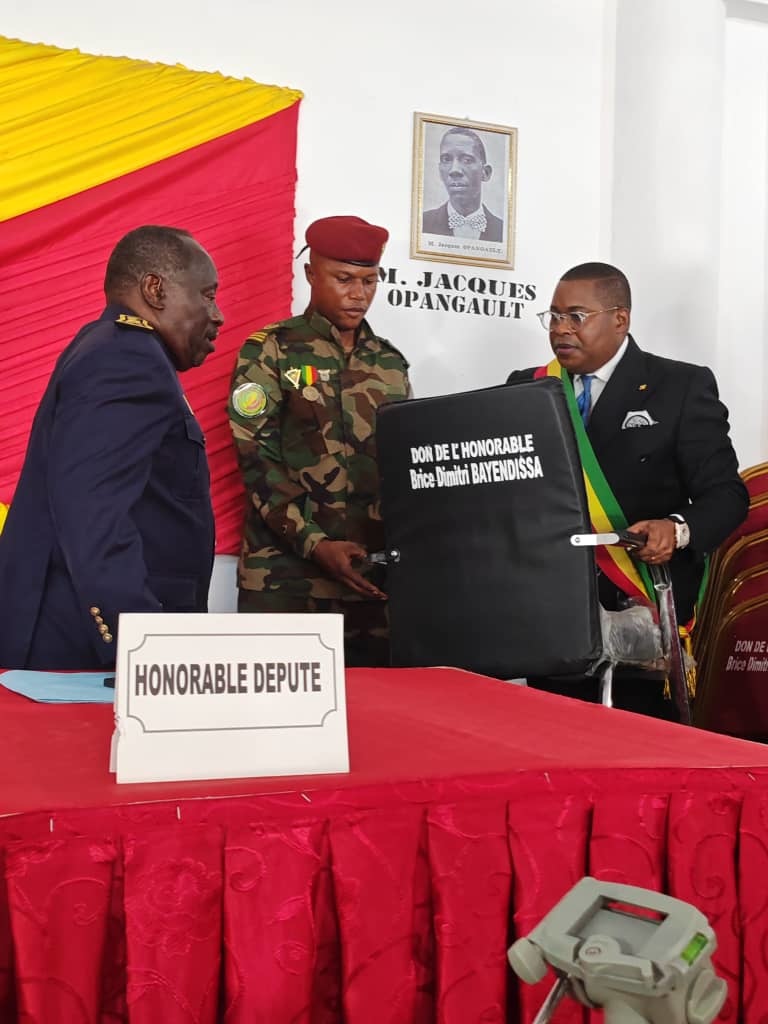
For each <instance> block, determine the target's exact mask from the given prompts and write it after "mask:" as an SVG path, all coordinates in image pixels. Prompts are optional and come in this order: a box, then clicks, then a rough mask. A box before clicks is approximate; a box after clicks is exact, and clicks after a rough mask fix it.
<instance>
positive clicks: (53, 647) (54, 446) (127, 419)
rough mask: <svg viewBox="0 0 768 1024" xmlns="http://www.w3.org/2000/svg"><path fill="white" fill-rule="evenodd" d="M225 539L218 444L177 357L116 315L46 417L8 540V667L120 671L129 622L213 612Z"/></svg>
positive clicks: (39, 424) (71, 366) (4, 583)
mask: <svg viewBox="0 0 768 1024" xmlns="http://www.w3.org/2000/svg"><path fill="white" fill-rule="evenodd" d="M121 314H123V316H124V318H125V319H127V320H128V322H123V323H120V322H118V320H119V318H120V316H121ZM142 325H143V326H142ZM213 540H214V526H213V512H212V509H211V501H210V480H209V474H208V461H207V458H206V453H205V438H204V436H203V433H202V431H201V429H200V425H199V424H198V422H197V420H196V419H195V417H194V415H193V413H192V410H191V409H190V407H189V405H188V403H187V401H186V399H185V397H184V393H183V391H182V389H181V385H180V383H179V379H178V377H177V374H176V371H175V369H174V367H173V364H172V363H171V360H170V356H169V355H168V352H167V351H166V348H165V346H164V345H163V342H162V341H161V339H160V337H159V335H157V334H156V333H155V332H154V331H153V330H152V329H151V328H150V327H149V325H148V324H146V323H144V322H143V321H141V320H140V319H139V318H138V317H134V316H133V315H131V314H130V311H129V310H126V309H123V308H122V307H119V306H108V307H107V308H106V309H105V310H104V312H103V313H102V315H101V317H100V319H99V320H97V321H95V322H94V323H91V324H88V325H87V326H85V327H84V328H83V329H82V330H81V331H80V332H79V334H78V335H77V337H76V338H75V339H74V341H72V342H71V343H70V344H69V346H68V347H67V348H66V349H65V350H64V352H63V353H62V355H61V356H60V357H59V360H58V362H57V364H56V367H55V369H54V371H53V374H52V376H51V379H50V381H49V383H48V387H47V388H46V391H45V394H44V395H43V398H42V401H41V403H40V406H39V408H38V410H37V413H36V415H35V420H34V423H33V426H32V432H31V435H30V439H29V445H28V448H27V454H26V458H25V461H24V467H23V469H22V473H21V477H20V479H19V483H18V486H17V488H16V493H15V494H14V496H13V499H12V501H11V507H10V511H9V513H8V519H7V521H6V525H5V529H4V531H3V533H2V534H0V667H2V668H38V669H74V668H78V669H89V668H90V669H99V668H102V667H104V668H106V667H110V666H111V665H113V664H114V661H115V648H116V641H117V625H118V615H119V613H120V612H126V611H132V612H158V611H205V610H206V607H207V596H208V585H209V582H210V576H211V569H212V564H213ZM105 627H106V628H105Z"/></svg>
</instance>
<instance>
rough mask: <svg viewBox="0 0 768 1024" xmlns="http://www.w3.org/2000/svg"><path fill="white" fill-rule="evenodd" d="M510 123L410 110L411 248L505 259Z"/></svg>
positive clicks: (455, 257) (453, 257) (509, 225)
mask: <svg viewBox="0 0 768 1024" xmlns="http://www.w3.org/2000/svg"><path fill="white" fill-rule="evenodd" d="M516 152H517V131H516V129H514V128H506V127H504V126H502V125H492V124H486V123H485V122H480V121H464V120H458V119H452V118H447V117H440V116H437V115H431V114H416V115H415V126H414V175H413V185H414V189H413V216H412V222H411V234H412V238H411V242H412V245H411V256H413V257H415V258H417V259H418V258H426V259H435V258H437V259H440V260H441V261H445V262H454V263H470V264H475V265H477V266H482V265H484V264H486V263H487V264H493V265H494V266H497V267H499V266H503V267H511V266H512V265H513V264H512V256H513V239H514V212H513V211H514V180H515V164H516Z"/></svg>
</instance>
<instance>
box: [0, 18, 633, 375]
mask: <svg viewBox="0 0 768 1024" xmlns="http://www.w3.org/2000/svg"><path fill="white" fill-rule="evenodd" d="M7 6H8V7H9V8H11V5H7ZM612 6H613V3H612V0H579V2H578V3H576V2H574V0H485V3H484V4H483V5H482V16H481V17H480V18H478V19H473V18H471V17H470V18H468V17H467V5H466V3H457V2H455V0H441V2H437V0H417V2H413V0H390V2H389V3H387V4H379V5H360V4H359V3H356V2H353V0H329V2H326V3H320V2H318V0H285V2H283V3H278V2H276V0H261V2H258V0H218V2H217V3H216V4H215V5H211V4H209V3H202V2H200V0H163V2H160V3H158V2H157V0H133V2H132V3H131V5H130V13H129V14H128V13H127V12H128V9H126V13H124V14H122V15H120V16H117V15H115V16H109V15H107V14H106V12H105V8H104V6H103V4H102V3H98V4H97V3H96V2H95V0H71V2H69V3H66V4H62V3H61V2H60V0H29V2H25V3H18V4H14V5H12V9H6V10H4V12H3V22H2V26H1V28H0V30H1V31H2V32H3V34H4V35H6V36H17V37H19V38H23V39H26V40H28V41H31V42H38V41H39V42H47V43H52V44H55V45H58V46H64V47H74V46H76V47H79V48H80V49H82V50H86V51H90V52H94V53H105V54H113V55H125V56H130V57H140V58H145V59H149V60H158V61H164V62H168V63H176V62H181V63H183V64H186V65H187V66H189V67H193V68H197V69H201V70H220V71H223V72H225V73H227V74H231V75H237V76H249V77H251V78H253V79H255V80H256V81H260V82H265V83H270V82H271V83H277V84H280V85H289V86H292V87H296V88H299V89H301V90H303V92H304V93H305V99H304V101H303V105H302V111H301V116H300V123H299V159H298V170H299V185H298V191H297V221H296V226H297V235H302V234H303V230H304V227H305V226H306V224H307V223H308V222H309V221H311V220H313V219H314V218H316V217H319V216H323V215H326V214H334V213H356V214H358V215H360V216H363V217H366V218H368V219H370V220H373V221H375V222H377V223H381V224H384V225H386V226H387V227H388V228H389V230H390V232H391V241H390V244H389V246H388V248H387V251H386V253H385V257H384V261H383V262H384V264H385V265H387V266H389V267H396V268H397V270H398V279H400V280H406V281H408V282H409V283H411V282H416V281H417V280H418V279H419V278H420V276H421V274H422V273H423V271H424V270H425V269H435V268H437V269H443V270H446V269H447V270H452V269H453V270H454V271H455V272H459V271H462V270H464V269H467V268H463V267H455V268H451V267H450V266H446V265H445V264H438V265H433V264H430V263H427V262H424V261H421V260H419V261H411V260H410V259H409V255H408V253H409V225H410V203H411V137H412V115H413V112H414V111H416V110H420V111H425V112H428V113H432V114H444V115H448V116H457V117H460V118H462V117H468V118H470V119H472V120H480V121H487V122H493V123H498V124H502V125H511V126H514V127H517V128H518V130H519V136H518V141H519V163H518V223H517V245H516V250H517V256H516V267H515V270H514V271H491V272H488V274H487V275H486V276H491V277H496V278H501V279H504V280H506V281H514V282H522V283H524V284H534V285H536V287H537V291H538V298H537V299H536V301H534V302H532V303H529V304H527V306H526V309H525V310H524V313H523V317H522V319H521V320H519V321H515V320H509V319H506V320H501V319H489V318H483V317H478V316H473V315H471V314H446V313H441V312H433V311H428V310H402V309H395V308H393V307H392V306H390V305H389V304H388V302H387V294H386V289H385V288H382V289H381V290H380V293H379V295H378V297H377V299H376V302H375V305H374V307H373V309H372V310H371V315H370V319H371V322H372V323H373V325H374V328H375V329H376V330H377V331H378V332H379V333H381V334H383V335H385V336H387V337H389V338H390V339H391V340H392V341H393V343H394V344H396V345H398V346H399V347H400V348H401V349H402V350H403V351H404V353H405V354H406V355H407V357H408V358H409V360H410V361H411V364H412V368H413V382H414V387H415V390H416V393H417V394H421V395H427V394H437V393H441V392H447V391H452V390H465V389H467V388H471V387H481V386H485V385H491V384H496V383H499V382H501V381H503V380H504V378H505V377H506V375H507V373H508V372H509V370H511V369H513V368H516V367H521V366H526V365H531V364H534V363H539V362H541V361H543V358H544V356H546V355H547V353H548V346H547V339H546V336H545V334H544V332H543V331H542V330H541V328H540V327H539V325H538V323H537V322H536V321H535V319H534V313H535V312H536V311H537V310H539V309H543V308H546V307H547V305H548V302H549V298H550V295H551V290H552V288H553V285H554V283H555V281H556V279H557V277H558V276H559V274H560V273H561V272H562V270H564V269H565V268H566V267H568V266H570V265H572V264H573V263H577V262H580V261H582V260H584V259H592V258H598V257H599V256H600V255H603V256H606V255H607V252H606V248H605V239H606V238H607V237H608V225H607V224H606V223H605V217H606V211H607V214H608V216H610V208H609V206H607V205H606V203H605V194H606V189H605V183H604V179H605V177H606V175H607V174H608V173H609V171H610V159H609V153H610V144H609V140H610V135H611V132H612V125H611V123H610V121H609V120H606V106H605V102H604V97H605V96H610V95H611V92H612V82H610V81H606V80H605V75H606V73H608V74H610V73H611V67H612V63H611V61H610V59H609V60H608V61H607V62H606V59H605V58H606V54H608V56H609V58H610V54H611V53H612V39H611V36H610V31H611V21H610V17H609V16H608V15H607V14H606V12H607V11H608V12H610V10H611V9H612ZM609 106H610V105H609ZM608 109H609V108H608ZM606 133H607V134H606ZM302 242H303V240H302ZM300 244H301V243H299V244H297V251H298V249H299V248H300ZM302 262H303V261H301V260H300V261H298V262H297V274H298V281H297V288H296V298H295V308H296V309H297V310H298V309H300V308H302V307H303V304H304V302H305V301H306V294H307V293H306V289H305V287H304V283H303V273H302V270H301V263H302ZM471 273H472V274H476V275H479V276H483V273H484V272H483V271H478V270H475V269H471ZM225 288H226V282H222V291H223V294H222V300H223V301H224V299H225V292H224V289H225ZM256 326H258V325H254V327H256Z"/></svg>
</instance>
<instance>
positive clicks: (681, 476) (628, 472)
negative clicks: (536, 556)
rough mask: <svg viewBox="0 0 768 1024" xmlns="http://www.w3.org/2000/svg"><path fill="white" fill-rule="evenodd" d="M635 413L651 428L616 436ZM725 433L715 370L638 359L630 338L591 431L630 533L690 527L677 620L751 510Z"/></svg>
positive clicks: (675, 570)
mask: <svg viewBox="0 0 768 1024" xmlns="http://www.w3.org/2000/svg"><path fill="white" fill-rule="evenodd" d="M533 374H534V370H533V369H528V370H520V371H516V372H515V373H512V374H510V376H509V378H508V380H507V383H508V384H514V383H517V382H519V381H523V380H531V379H532V377H533ZM640 410H646V411H647V413H648V414H649V415H650V418H651V419H652V420H653V421H654V422H653V425H652V426H643V427H633V428H627V427H624V428H622V425H623V424H624V422H625V419H626V417H627V414H628V413H630V412H637V411H640ZM728 432H729V427H728V410H727V409H726V408H725V406H724V405H723V403H722V402H721V401H720V400H719V398H718V392H717V384H716V383H715V378H714V376H713V374H712V371H711V370H709V369H708V368H707V367H705V366H693V365H692V364H690V363H682V362H678V361H677V360H674V359H665V358H662V357H661V356H655V355H652V354H651V353H649V352H643V351H642V350H641V349H640V348H638V346H637V345H636V344H635V342H634V340H633V339H632V338H631V337H630V339H629V345H628V348H627V351H626V352H625V354H624V356H623V358H622V359H621V361H620V362H619V364H618V366H617V367H616V369H615V370H614V372H613V374H612V375H611V379H610V380H609V382H608V384H607V385H606V386H605V388H604V389H603V392H602V394H601V395H600V398H599V400H598V401H597V402H596V403H595V406H594V409H593V411H592V414H591V416H590V418H589V423H588V426H587V434H588V436H589V439H590V441H591V442H592V447H593V448H594V451H595V455H596V456H597V459H598V461H599V463H600V465H601V467H602V469H603V472H604V473H605V476H606V479H607V480H608V483H609V484H610V485H611V488H612V490H613V493H614V494H615V495H616V498H617V500H618V502H619V504H620V505H621V508H622V509H623V511H624V514H625V516H626V517H627V522H628V523H629V524H630V525H631V524H632V523H635V522H637V521H638V520H641V519H663V518H664V517H665V516H668V515H669V514H670V513H672V512H679V513H680V514H681V515H683V516H684V517H685V520H686V522H687V523H688V525H689V526H690V530H691V542H690V545H689V546H688V547H687V548H685V549H683V550H682V551H678V552H676V553H675V555H674V556H673V558H672V562H671V566H670V569H671V573H672V582H673V589H674V592H675V600H676V605H677V610H678V615H679V617H680V619H681V620H682V621H687V619H688V618H690V616H691V614H692V611H693V606H694V603H695V600H696V593H697V590H698V586H699V582H700V579H701V573H702V569H703V558H704V555H705V554H707V553H709V552H711V551H713V550H714V549H715V548H716V547H717V546H718V545H719V544H721V543H722V542H723V541H724V540H725V538H726V537H727V536H728V535H729V534H730V533H731V532H732V531H733V530H734V529H735V528H736V527H737V526H738V525H739V523H741V522H742V521H743V519H744V518H745V517H746V514H747V509H748V507H749V497H748V494H747V490H746V488H745V486H744V484H743V482H742V480H741V478H740V477H739V471H738V462H737V459H736V454H735V452H734V450H733V446H732V445H731V442H730V438H729V436H728ZM604 598H605V594H604V588H602V587H601V599H604ZM604 603H605V601H604Z"/></svg>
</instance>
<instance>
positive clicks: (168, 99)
mask: <svg viewBox="0 0 768 1024" xmlns="http://www.w3.org/2000/svg"><path fill="white" fill-rule="evenodd" d="M301 95H302V94H301V93H300V92H298V91H296V90H294V89H285V88H281V87H279V86H272V85H259V84H257V83H255V82H252V81H250V80H248V79H244V80H241V79H235V78H228V77H226V76H225V75H222V74H219V73H211V74H206V75H202V74H201V73H200V72H196V71H189V70H187V69H186V68H184V67H182V66H181V65H176V66H175V67H170V66H168V65H164V64H153V63H150V62H148V61H139V60H131V59H129V58H127V57H95V56H91V55H89V54H85V53H81V52H80V51H79V50H61V49H59V48H58V47H55V46H44V45H42V44H33V43H25V42H21V41H20V40H18V39H6V38H4V37H2V36H0V109H2V110H3V131H2V140H1V141H0V161H1V162H2V174H0V221H4V220H8V219H9V218H11V217H16V216H19V215H20V214H23V213H27V212H29V211H30V210H34V209H37V208H38V207H41V206H45V205H47V204H49V203H53V202H56V201H57V200H59V199H63V198H65V197H67V196H72V195H76V194H77V193H79V192H82V191H84V190H85V189H88V188H92V187H93V186H94V185H101V184H103V183H104V182H107V181H113V180H114V179H116V178H119V177H120V176H122V175H124V174H128V173H130V172H131V171H136V170H139V169H140V168H142V167H146V166H148V165H150V164H153V163H156V162H157V161H159V160H163V159H165V158H167V157H170V156H175V155H176V154H177V153H181V152H184V151H186V150H188V149H191V148H192V147H194V146H198V145H200V144H201V143H204V142H209V141H210V140H211V139H216V138H219V137H221V136H222V135H226V134H228V133H229V132H233V131H236V130H237V129H239V128H243V127H245V126H246V125H248V124H252V123H253V122H254V121H259V120H262V119H263V118H265V117H269V116H270V115H271V114H275V113H277V112H278V111H280V110H283V109H285V108H286V107H289V106H291V105H292V104H293V103H296V102H297V101H298V100H300V99H301Z"/></svg>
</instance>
